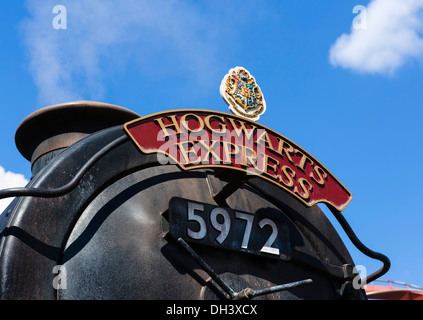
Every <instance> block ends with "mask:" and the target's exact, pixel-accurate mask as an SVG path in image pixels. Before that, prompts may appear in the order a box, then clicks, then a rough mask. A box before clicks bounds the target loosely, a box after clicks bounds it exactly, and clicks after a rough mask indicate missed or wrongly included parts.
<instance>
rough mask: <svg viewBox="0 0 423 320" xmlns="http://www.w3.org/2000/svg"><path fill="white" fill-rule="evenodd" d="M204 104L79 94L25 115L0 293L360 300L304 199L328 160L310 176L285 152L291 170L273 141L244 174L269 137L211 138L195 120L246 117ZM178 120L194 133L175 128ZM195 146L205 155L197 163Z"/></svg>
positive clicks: (333, 236)
mask: <svg viewBox="0 0 423 320" xmlns="http://www.w3.org/2000/svg"><path fill="white" fill-rule="evenodd" d="M211 114H213V115H214V117H213V118H212V117H210V113H207V112H205V111H204V110H177V111H174V112H165V113H163V114H158V115H152V116H148V117H142V118H140V116H139V115H137V114H136V113H134V112H132V111H130V110H127V109H124V108H121V107H117V106H113V105H108V104H104V103H97V102H87V101H79V102H72V103H67V104H61V105H56V106H52V107H47V108H44V109H41V110H39V111H38V112H36V113H34V114H32V115H31V116H29V117H28V118H27V119H25V120H24V121H23V123H22V124H21V125H20V127H19V128H18V130H17V133H16V143H17V147H18V149H19V150H20V152H21V153H22V155H23V156H24V157H25V158H26V159H28V160H29V161H31V166H32V172H33V177H32V179H31V181H30V182H29V184H28V186H27V187H25V188H17V189H9V190H3V191H0V198H4V197H12V196H13V197H16V198H15V199H14V201H13V202H12V203H11V204H10V206H9V207H8V208H7V209H6V210H5V212H3V214H2V215H1V216H0V229H1V243H0V250H1V251H0V252H1V254H0V266H1V267H0V273H1V276H0V292H1V297H2V299H63V300H67V299H171V300H174V299H181V300H182V299H184V300H185V299H207V300H209V299H252V298H254V299H347V298H348V299H366V294H365V292H364V290H363V289H361V288H356V287H355V288H353V281H354V279H356V278H357V274H356V273H355V272H354V262H353V260H352V258H351V256H350V254H349V252H348V250H347V249H346V247H345V245H344V243H343V242H342V240H341V239H340V237H339V235H338V233H337V232H336V230H335V229H334V227H333V226H332V224H331V223H330V222H329V220H328V219H327V218H326V216H325V215H324V213H323V212H322V211H321V210H320V208H319V207H318V206H317V205H305V202H304V201H305V200H304V199H303V198H304V197H306V196H307V195H306V194H305V192H306V191H308V192H309V193H310V194H309V195H308V199H309V200H308V201H311V200H310V198H311V197H312V196H314V195H315V194H316V193H318V190H317V188H318V187H319V186H318V183H319V182H320V184H321V185H322V184H325V183H326V185H325V186H324V187H321V186H320V187H321V189H324V188H326V190H327V189H330V188H331V186H330V185H329V182H325V181H328V179H330V177H329V178H328V173H327V172H326V169H324V168H323V166H321V167H319V168H321V170H319V169H317V168H316V166H317V162H316V164H315V165H314V166H313V167H312V168H311V169H313V170H314V171H313V172H314V174H313V173H311V174H309V177H314V182H313V181H312V180H313V179H309V180H310V181H311V182H308V183H309V185H310V186H311V184H312V183H315V184H316V183H317V187H316V186H314V185H313V186H314V187H310V186H309V185H308V184H307V183H306V182H304V181H302V180H301V176H300V174H301V172H302V171H304V172H306V168H305V165H306V164H302V166H303V167H302V168H301V155H298V154H297V155H295V154H294V152H291V153H290V154H291V157H292V158H291V161H292V162H293V163H294V162H296V163H297V167H300V169H303V170H300V171H298V172H299V173H297V174H295V173H291V171H293V170H294V169H292V168H291V169H287V168H289V163H288V162H289V161H290V159H288V156H287V154H288V152H289V148H288V147H283V150H284V152H285V153H284V155H285V157H284V160H285V161H288V162H287V165H286V166H282V163H280V162H281V161H282V160H281V159H282V158H277V155H276V153H275V155H274V156H270V155H268V156H265V157H264V158H265V159H266V161H265V163H264V165H265V170H263V171H264V172H262V174H257V173H256V174H249V172H248V169H251V167H252V166H251V163H249V160H251V157H252V154H253V153H250V154H248V152H253V151H254V150H257V149H254V148H258V147H260V146H263V145H264V147H265V148H266V147H267V148H268V147H269V146H268V144H269V143H272V142H273V144H276V141H277V138H278V137H279V136H278V135H277V133H274V134H273V133H269V130H267V131H266V133H265V134H269V135H268V136H264V135H263V136H260V132H259V131H258V130H256V131H255V132H254V133H252V137H253V140H254V141H255V142H254V143H255V144H254V145H252V146H251V148H247V147H240V146H239V144H237V141H235V140H236V139H238V138H240V136H238V135H236V136H235V137H232V138H233V139H235V140H232V142H231V141H229V142H226V144H225V140H224V139H223V138H222V139H223V140H219V141H218V142H213V141H214V140H213V139H211V138H210V137H211V136H210V135H209V136H205V133H204V132H206V133H207V134H213V133H216V132H217V131H220V132H221V133H222V130H223V128H224V126H225V128H227V129H231V130H232V131H235V132H237V130H241V129H242V127H243V126H244V128H247V129H252V126H253V125H254V123H252V122H249V121H246V120H242V119H241V118H240V117H238V116H234V115H230V114H224V113H217V112H214V113H213V112H211ZM158 119H160V120H158ZM160 121H161V122H160ZM200 125H202V126H203V127H202V128H201V129H202V131H201V130H199V129H200ZM231 126H232V127H231ZM154 128H156V129H157V132H156V131H154V130H155V129H154ZM184 128H185V129H187V130H186V131H184V130H185V129H184ZM254 128H256V129H257V128H258V127H257V125H255V127H254ZM164 129H165V130H164ZM171 129H172V130H173V131H174V132H173V133H171ZM178 130H179V131H178ZM200 131H201V132H200ZM184 132H185V134H188V133H191V136H190V137H189V139H185V140H184V141H182V140H181V139H183V136H184ZM160 134H161V136H159V135H160ZM220 137H222V136H220ZM279 139H281V138H279ZM158 140H160V141H162V144H161V145H160V146H157V145H154V144H155V143H157V141H158ZM200 141H203V142H200ZM284 141H285V142H286V144H289V143H290V142H287V141H286V140H284ZM206 142H207V143H206ZM244 142H245V141H244ZM259 142H261V143H259ZM292 145H293V144H292ZM237 148H238V149H237ZM272 148H273V149H275V150H276V146H275V145H274V146H272ZM281 150H282V149H281ZM297 150H301V149H299V148H298V149H297ZM219 152H220V153H219ZM302 153H303V157H304V154H305V152H302ZM200 155H203V156H204V157H208V158H207V159H208V160H209V161H211V162H208V164H207V165H201V164H202V163H201V161H200V160H204V158H203V157H200ZM256 155H257V154H256ZM225 156H227V157H228V159H225ZM280 156H283V153H282V152H281V153H280ZM295 157H297V158H298V162H297V160H296V158H295ZM276 158H277V159H279V160H277V159H276ZM235 159H238V160H237V161H238V163H235V161H234V160H235ZM272 159H273V160H275V161H273V160H272ZM310 159H311V158H310ZM164 160H165V161H164ZM217 160H221V162H220V164H218V165H217V164H216V163H217ZM213 161H215V162H213ZM272 161H273V162H272ZM256 169H257V168H256ZM276 170H280V171H278V172H279V173H278V172H277V171H276ZM290 170H291V171H290ZM319 174H320V175H319ZM278 176H279V177H278ZM289 177H291V179H292V185H291V181H290V180H289ZM275 179H277V180H275ZM304 180H305V178H304ZM324 180H325V181H324ZM301 181H302V182H303V183H302V184H301V183H300V182H301ZM335 182H336V181H335ZM282 183H285V185H283V186H282V187H281V186H280V185H278V184H282ZM301 187H303V189H302V188H301ZM333 212H334V214H337V216H336V217H337V218H338V219H339V221H340V223H341V225H342V226H343V227H344V228H346V230H347V231H348V234H349V235H351V239H352V241H353V242H354V243H355V244H356V245H358V246H359V249H362V250H363V252H365V253H366V254H369V255H371V256H373V257H375V258H377V259H381V260H383V261H384V267H383V268H382V269H381V270H379V271H378V272H377V273H375V274H373V275H371V276H370V277H373V278H374V277H378V276H379V275H380V274H381V273H384V272H386V270H387V268H389V265H388V264H389V260H387V259H385V257H384V256H383V255H380V254H378V253H375V252H373V251H370V250H368V249H367V248H366V247H364V246H363V245H362V244H361V243H360V242H359V240H358V239H356V237H355V236H354V235H353V233H351V232H349V226H348V224H346V221H345V220H344V219H343V217H342V215H340V214H339V211H338V210H335V209H333Z"/></svg>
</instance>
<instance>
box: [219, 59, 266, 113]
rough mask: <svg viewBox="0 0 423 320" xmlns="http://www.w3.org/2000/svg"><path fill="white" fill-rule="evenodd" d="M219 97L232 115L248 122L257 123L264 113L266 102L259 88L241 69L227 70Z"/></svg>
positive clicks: (243, 69)
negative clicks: (243, 118)
mask: <svg viewBox="0 0 423 320" xmlns="http://www.w3.org/2000/svg"><path fill="white" fill-rule="evenodd" d="M220 95H221V96H222V98H223V100H225V102H226V103H227V104H228V105H229V110H230V111H231V112H232V113H233V114H235V115H238V116H241V117H245V118H247V119H249V120H253V121H257V120H258V119H259V118H260V115H262V114H263V113H264V112H265V111H266V102H265V101H264V97H263V94H262V92H261V90H260V87H259V86H258V85H257V83H256V80H255V79H254V77H253V76H252V75H251V74H250V73H249V72H248V70H246V69H245V68H243V67H236V68H232V69H231V70H229V72H228V74H226V76H225V77H224V78H223V80H222V83H221V85H220Z"/></svg>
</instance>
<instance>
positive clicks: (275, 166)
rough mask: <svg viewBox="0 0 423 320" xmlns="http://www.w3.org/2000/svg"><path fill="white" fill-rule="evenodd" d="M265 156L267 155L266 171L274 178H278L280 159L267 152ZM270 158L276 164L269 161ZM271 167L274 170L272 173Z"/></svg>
mask: <svg viewBox="0 0 423 320" xmlns="http://www.w3.org/2000/svg"><path fill="white" fill-rule="evenodd" d="M264 156H265V171H264V172H265V173H267V174H268V175H270V176H271V177H272V178H276V179H277V178H278V175H277V174H276V173H277V170H278V165H279V161H278V160H276V159H275V158H272V157H270V156H268V155H267V154H265V155H264ZM269 160H271V161H273V162H274V163H275V164H271V163H269ZM269 169H270V170H272V171H273V172H272V173H270V172H269Z"/></svg>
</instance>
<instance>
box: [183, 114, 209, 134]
mask: <svg viewBox="0 0 423 320" xmlns="http://www.w3.org/2000/svg"><path fill="white" fill-rule="evenodd" d="M187 117H194V118H196V119H197V122H198V123H199V124H200V126H199V127H198V128H197V129H191V128H190V127H189V126H188V121H187ZM181 124H182V126H183V127H184V128H185V130H186V131H187V132H190V133H192V132H193V133H198V132H201V131H203V129H204V121H203V119H201V117H200V116H198V115H196V114H194V113H187V114H184V115H183V116H182V118H181Z"/></svg>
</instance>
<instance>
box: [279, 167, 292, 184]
mask: <svg viewBox="0 0 423 320" xmlns="http://www.w3.org/2000/svg"><path fill="white" fill-rule="evenodd" d="M288 171H290V173H288ZM282 172H283V175H284V176H285V178H286V179H288V181H285V180H284V179H282V176H281V177H280V180H281V181H282V183H283V184H284V185H285V186H287V187H288V188H291V187H292V186H293V185H294V180H293V179H294V178H295V171H294V170H292V169H291V168H290V167H288V166H283V167H282Z"/></svg>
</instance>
